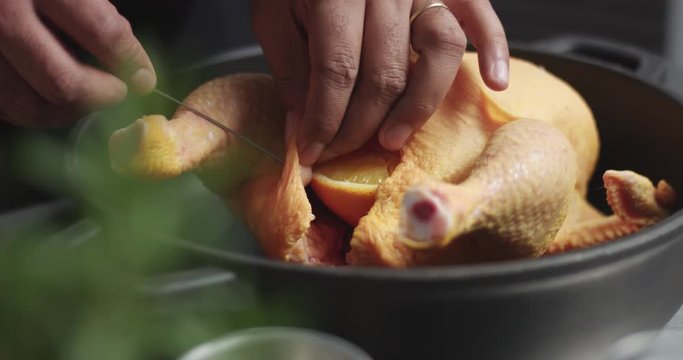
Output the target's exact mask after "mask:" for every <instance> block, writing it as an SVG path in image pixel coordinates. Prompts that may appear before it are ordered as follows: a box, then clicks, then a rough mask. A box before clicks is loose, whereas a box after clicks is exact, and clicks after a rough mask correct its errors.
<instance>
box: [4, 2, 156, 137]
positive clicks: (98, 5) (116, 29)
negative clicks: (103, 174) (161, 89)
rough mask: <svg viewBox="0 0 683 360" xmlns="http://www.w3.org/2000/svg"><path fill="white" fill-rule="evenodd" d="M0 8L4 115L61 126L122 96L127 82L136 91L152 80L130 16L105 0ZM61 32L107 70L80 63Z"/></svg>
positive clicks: (17, 121)
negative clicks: (61, 36) (60, 37)
mask: <svg viewBox="0 0 683 360" xmlns="http://www.w3.org/2000/svg"><path fill="white" fill-rule="evenodd" d="M0 14H2V20H0V118H3V119H4V120H7V121H10V122H12V123H15V124H19V125H26V126H38V127H41V126H57V125H62V124H65V123H67V122H70V121H72V120H75V119H77V118H78V117H79V116H81V115H83V114H85V113H87V112H90V111H93V110H96V109H100V108H102V107H106V106H109V105H112V104H115V103H117V102H120V101H122V100H123V99H124V98H125V97H126V92H127V85H126V84H128V85H130V86H131V87H132V89H133V90H134V91H136V92H139V93H145V92H148V91H150V90H152V89H153V88H154V86H155V84H156V75H155V73H154V69H153V67H152V63H151V62H150V60H149V57H148V56H147V54H146V53H145V51H144V50H143V48H142V46H141V45H140V43H139V42H138V40H137V39H136V38H135V36H134V35H133V32H132V30H131V28H130V25H129V23H128V21H126V19H124V18H123V17H122V16H121V15H120V14H119V13H118V12H117V11H116V8H115V7H114V6H113V5H112V4H111V3H109V2H108V1H107V0H2V1H0ZM58 32H59V33H62V32H63V33H64V34H65V35H66V36H69V37H70V39H72V40H73V41H75V42H76V43H77V44H78V45H79V46H80V47H82V48H83V49H84V50H86V51H88V52H89V53H91V54H92V55H94V56H95V57H96V58H97V60H98V61H99V62H100V63H101V64H102V65H103V66H104V68H106V70H107V71H104V70H100V69H97V68H94V67H92V66H89V65H86V64H83V63H81V62H79V61H78V60H77V59H76V58H75V57H74V56H73V55H72V54H71V53H70V52H69V50H68V49H67V48H66V47H65V45H64V44H63V43H62V42H60V40H59V39H58ZM112 74H114V75H112ZM124 81H125V83H124Z"/></svg>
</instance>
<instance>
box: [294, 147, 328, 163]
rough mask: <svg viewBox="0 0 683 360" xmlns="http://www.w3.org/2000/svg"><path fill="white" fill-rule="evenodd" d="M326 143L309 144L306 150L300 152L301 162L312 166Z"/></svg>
mask: <svg viewBox="0 0 683 360" xmlns="http://www.w3.org/2000/svg"><path fill="white" fill-rule="evenodd" d="M324 148H325V145H324V144H322V143H319V142H316V143H313V144H311V145H308V146H307V147H305V148H304V151H302V152H300V153H299V164H301V165H303V166H311V165H313V163H315V161H316V160H318V158H319V157H320V154H321V153H322V152H323V149H324Z"/></svg>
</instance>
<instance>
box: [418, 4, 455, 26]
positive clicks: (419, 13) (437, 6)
mask: <svg viewBox="0 0 683 360" xmlns="http://www.w3.org/2000/svg"><path fill="white" fill-rule="evenodd" d="M436 8H444V9H446V10H449V9H448V6H446V4H444V3H442V2H435V3H431V4H429V5H427V6H425V7H423V8H422V9H420V10H418V11H416V12H415V13H414V14H413V15H410V24H412V23H413V21H415V19H417V18H418V17H420V15H422V14H424V13H425V12H426V11H427V10H429V9H436Z"/></svg>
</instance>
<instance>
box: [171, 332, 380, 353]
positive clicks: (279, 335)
mask: <svg viewBox="0 0 683 360" xmlns="http://www.w3.org/2000/svg"><path fill="white" fill-rule="evenodd" d="M219 359H240V360H318V359H325V360H371V359H370V356H369V355H368V354H366V353H365V352H364V351H363V350H361V349H360V348H358V347H356V346H355V345H353V344H351V343H349V342H347V341H345V340H343V339H341V338H338V337H336V336H332V335H329V334H325V333H321V332H317V331H311V330H304V329H298V328H286V327H262V328H252V329H247V330H243V331H238V332H235V333H232V334H230V335H228V336H226V337H224V338H221V339H218V340H214V341H211V342H208V343H205V344H202V345H200V346H198V347H196V348H194V349H192V350H191V351H190V352H188V353H187V354H185V355H184V356H183V357H182V358H181V359H180V360H219Z"/></svg>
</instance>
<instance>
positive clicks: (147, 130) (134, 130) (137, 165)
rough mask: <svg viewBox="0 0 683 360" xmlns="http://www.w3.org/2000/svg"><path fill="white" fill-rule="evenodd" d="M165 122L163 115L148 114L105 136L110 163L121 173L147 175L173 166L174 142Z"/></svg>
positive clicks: (162, 171) (161, 171)
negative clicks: (108, 137) (107, 141)
mask: <svg viewBox="0 0 683 360" xmlns="http://www.w3.org/2000/svg"><path fill="white" fill-rule="evenodd" d="M167 126H168V120H167V119H166V117H164V116H162V115H151V116H143V117H142V118H140V119H138V120H136V121H135V122H134V123H132V124H131V125H130V126H128V127H126V128H124V129H120V130H117V131H116V132H114V133H113V134H112V135H111V137H110V139H109V155H110V161H111V164H112V167H113V168H114V169H115V170H116V171H118V172H121V173H140V174H144V175H149V176H155V175H159V174H157V173H160V174H161V173H165V172H168V170H169V169H170V168H176V167H177V164H176V162H177V159H174V158H173V156H174V155H175V151H174V150H175V145H174V144H173V141H172V140H171V139H170V138H169V134H168V133H167V130H166V129H167ZM167 168H169V169H167Z"/></svg>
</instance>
